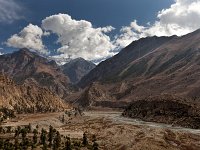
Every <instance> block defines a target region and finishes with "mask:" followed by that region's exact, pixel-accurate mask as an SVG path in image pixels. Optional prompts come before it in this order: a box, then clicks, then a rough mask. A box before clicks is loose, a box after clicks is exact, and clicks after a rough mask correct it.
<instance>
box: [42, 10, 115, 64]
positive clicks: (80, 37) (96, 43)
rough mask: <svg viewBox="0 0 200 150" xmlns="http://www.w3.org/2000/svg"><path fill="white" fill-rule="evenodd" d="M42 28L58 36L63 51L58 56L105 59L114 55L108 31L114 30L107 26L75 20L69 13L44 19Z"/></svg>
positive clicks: (60, 50)
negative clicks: (94, 25) (96, 25)
mask: <svg viewBox="0 0 200 150" xmlns="http://www.w3.org/2000/svg"><path fill="white" fill-rule="evenodd" d="M42 28H43V29H44V30H46V31H50V32H52V33H54V34H56V35H57V36H58V40H57V42H58V43H60V44H61V47H60V48H59V49H58V50H57V52H58V53H61V54H60V55H59V56H56V57H57V58H69V57H70V58H77V57H82V58H84V59H87V60H96V59H103V58H105V57H108V56H112V55H113V54H114V53H113V52H111V50H112V49H114V47H115V46H114V45H113V44H112V42H111V39H110V37H109V36H107V35H106V33H108V32H111V31H112V30H114V28H113V27H111V26H107V27H102V28H94V27H93V26H92V24H91V22H89V21H86V20H75V19H72V18H71V16H69V15H67V14H57V15H53V16H50V17H47V18H46V19H44V20H43V21H42Z"/></svg>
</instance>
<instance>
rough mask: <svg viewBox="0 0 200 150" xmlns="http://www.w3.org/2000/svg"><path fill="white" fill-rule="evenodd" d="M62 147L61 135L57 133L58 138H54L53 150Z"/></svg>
mask: <svg viewBox="0 0 200 150" xmlns="http://www.w3.org/2000/svg"><path fill="white" fill-rule="evenodd" d="M60 146H61V136H60V133H59V132H58V131H57V132H56V136H55V138H54V143H53V149H54V150H56V149H58V148H59V147H60Z"/></svg>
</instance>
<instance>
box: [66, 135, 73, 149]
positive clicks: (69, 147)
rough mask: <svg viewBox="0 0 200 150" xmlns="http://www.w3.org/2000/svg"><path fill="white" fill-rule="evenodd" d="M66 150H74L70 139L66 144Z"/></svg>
mask: <svg viewBox="0 0 200 150" xmlns="http://www.w3.org/2000/svg"><path fill="white" fill-rule="evenodd" d="M65 150H72V145H71V140H70V138H69V137H68V138H67V141H66V142H65Z"/></svg>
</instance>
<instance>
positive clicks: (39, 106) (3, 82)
mask: <svg viewBox="0 0 200 150" xmlns="http://www.w3.org/2000/svg"><path fill="white" fill-rule="evenodd" d="M0 107H6V108H9V109H13V110H15V111H17V112H18V113H27V112H30V113H31V112H55V111H63V110H65V109H66V108H69V107H70V106H69V105H67V104H66V103H64V102H63V100H62V99H60V97H59V96H57V95H55V94H53V93H52V92H51V91H50V90H48V89H47V88H41V87H38V86H35V85H30V84H28V85H27V84H23V85H17V84H16V83H15V82H14V81H13V80H11V79H10V78H8V77H7V76H5V75H0Z"/></svg>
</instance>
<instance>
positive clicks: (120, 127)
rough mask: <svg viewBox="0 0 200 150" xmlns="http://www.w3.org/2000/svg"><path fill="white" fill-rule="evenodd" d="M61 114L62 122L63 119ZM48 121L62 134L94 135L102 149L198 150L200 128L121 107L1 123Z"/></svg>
mask: <svg viewBox="0 0 200 150" xmlns="http://www.w3.org/2000/svg"><path fill="white" fill-rule="evenodd" d="M63 115H64V122H63V121H62V118H63ZM29 123H30V124H31V125H32V126H33V127H35V126H36V125H39V127H43V128H47V129H48V127H49V125H50V124H51V125H52V126H54V127H55V128H56V129H57V130H58V131H60V133H61V134H62V135H65V136H66V135H67V136H70V137H71V138H75V139H81V138H82V136H83V133H84V132H86V133H87V135H88V138H91V137H92V135H94V134H95V135H96V137H97V142H98V144H99V146H100V149H102V150H133V149H134V150H161V149H162V150H199V149H200V130H193V129H186V128H179V127H172V126H170V125H165V124H157V123H148V122H143V121H139V120H134V119H129V118H124V117H122V116H121V112H120V111H87V112H84V114H83V116H76V117H74V116H68V115H66V114H65V113H64V112H62V113H46V114H30V115H18V116H17V118H16V119H14V120H8V121H7V122H5V123H4V124H3V126H19V125H27V124H29Z"/></svg>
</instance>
